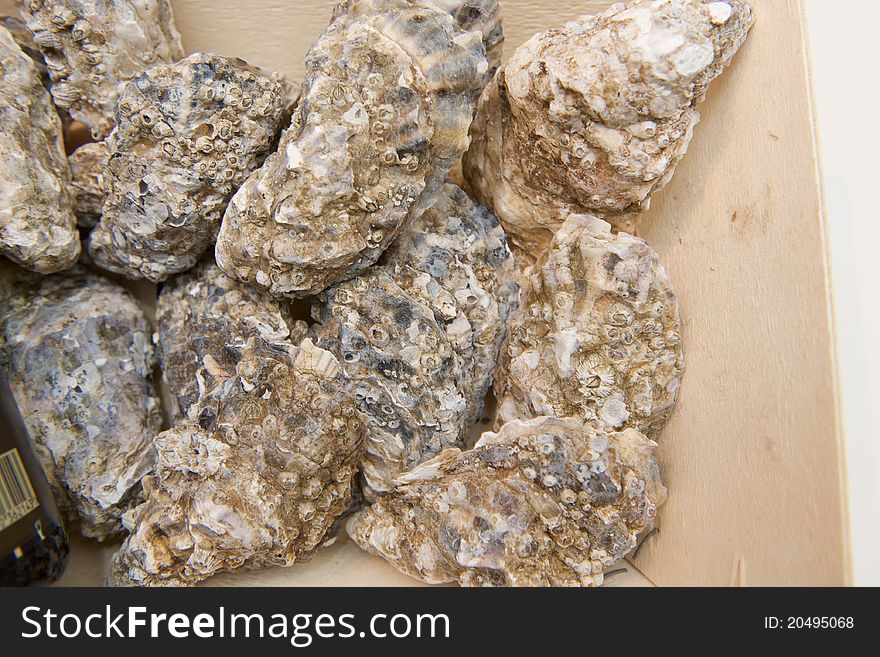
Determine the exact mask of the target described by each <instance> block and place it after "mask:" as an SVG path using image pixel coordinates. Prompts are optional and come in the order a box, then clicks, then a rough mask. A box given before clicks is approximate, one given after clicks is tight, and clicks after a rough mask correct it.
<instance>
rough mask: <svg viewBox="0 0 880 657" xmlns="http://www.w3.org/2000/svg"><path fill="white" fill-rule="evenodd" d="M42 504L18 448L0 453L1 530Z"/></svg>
mask: <svg viewBox="0 0 880 657" xmlns="http://www.w3.org/2000/svg"><path fill="white" fill-rule="evenodd" d="M38 506H40V503H39V502H38V501H37V496H36V495H35V494H34V489H33V487H32V486H31V480H30V479H29V478H28V476H27V472H26V471H25V469H24V465H23V464H22V462H21V456H19V455H18V450H17V449H14V448H13V449H11V450H9V451H8V452H6V453H5V454H2V455H0V530H3V529H6V528H7V527H9V526H10V525H12V523H14V522H18V521H19V520H21V519H22V518H24V517H25V516H26V515H27V514H29V513H30V512H31V511H33V510H34V509H36V508H37V507H38Z"/></svg>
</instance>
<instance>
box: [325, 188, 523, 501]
mask: <svg viewBox="0 0 880 657" xmlns="http://www.w3.org/2000/svg"><path fill="white" fill-rule="evenodd" d="M512 272H513V259H512V257H511V255H510V252H509V250H508V248H507V244H506V241H505V239H504V233H503V231H502V230H501V227H500V226H499V224H498V221H497V219H495V217H494V216H493V215H491V214H490V213H489V212H487V211H486V210H485V209H484V208H481V207H479V206H477V205H476V204H474V203H473V202H472V201H471V200H470V199H468V198H467V196H466V195H465V194H464V192H462V191H461V190H460V189H458V188H457V187H455V186H454V185H446V186H445V187H444V189H443V191H442V194H441V197H440V200H439V201H438V202H437V204H436V205H435V206H434V207H433V208H431V209H430V210H428V211H427V212H425V213H424V214H423V215H422V216H421V217H419V218H418V219H416V221H415V223H414V224H413V226H412V228H411V230H410V231H409V232H408V233H407V234H406V235H404V236H402V237H401V238H400V240H399V241H398V242H395V244H394V245H392V247H391V248H390V249H389V252H388V258H387V261H386V262H385V264H383V265H381V266H377V267H373V268H371V269H369V270H368V271H367V272H366V273H364V274H362V275H361V276H359V277H357V278H355V279H353V280H350V281H347V282H345V283H341V284H339V285H337V286H335V287H333V288H331V289H329V290H328V291H327V292H326V294H325V295H322V299H321V301H324V303H323V304H322V303H320V302H319V303H318V304H317V305H316V310H317V319H318V320H319V325H318V326H317V327H316V329H315V331H316V336H317V339H318V340H319V342H318V344H319V345H320V346H322V347H324V348H326V349H329V350H330V351H332V352H333V353H334V354H336V356H337V357H338V358H339V361H340V363H341V365H342V367H343V369H344V370H345V373H346V375H347V376H348V377H349V379H350V380H351V381H352V388H353V390H354V394H355V398H356V400H357V403H358V408H359V409H360V410H361V411H363V412H364V413H365V414H366V415H367V416H368V418H369V435H368V440H367V449H366V454H365V456H364V463H363V467H362V473H363V480H364V488H365V492H366V494H367V496H368V497H372V496H373V495H374V494H375V493H376V492H377V491H379V492H380V491H384V490H388V489H389V487H390V486H391V484H392V481H393V479H394V478H395V477H396V476H398V475H399V474H401V473H402V472H404V471H406V470H409V469H410V468H412V467H414V466H416V465H418V464H419V463H421V462H423V461H425V460H427V459H429V458H431V457H433V456H435V455H436V454H438V453H439V452H440V451H441V450H443V449H444V448H446V447H451V446H463V445H464V440H465V436H466V434H467V431H468V428H469V425H470V424H471V423H473V422H474V421H475V420H476V419H477V417H478V416H479V414H480V413H481V411H482V406H483V399H484V396H485V392H486V390H487V388H488V386H489V383H490V380H491V373H492V370H493V369H494V368H495V364H496V362H497V359H498V352H499V349H500V346H501V343H502V341H503V339H504V334H505V325H506V320H507V317H508V315H509V313H510V311H511V309H512V307H514V306H515V305H516V303H517V300H518V288H517V286H516V284H515V283H514V282H513V273H512Z"/></svg>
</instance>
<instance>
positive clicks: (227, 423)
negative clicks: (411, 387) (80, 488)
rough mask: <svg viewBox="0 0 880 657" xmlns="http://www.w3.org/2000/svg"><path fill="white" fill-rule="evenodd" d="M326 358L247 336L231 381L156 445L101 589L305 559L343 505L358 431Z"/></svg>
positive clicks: (360, 436) (313, 350)
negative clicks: (153, 464)
mask: <svg viewBox="0 0 880 657" xmlns="http://www.w3.org/2000/svg"><path fill="white" fill-rule="evenodd" d="M331 359H333V356H331V355H329V354H327V353H326V352H324V351H323V350H321V349H318V348H317V347H315V346H313V345H312V343H311V342H310V341H309V340H305V341H304V342H303V343H302V344H301V345H300V346H299V347H288V348H286V349H285V348H282V347H280V346H278V345H273V344H269V343H267V342H265V341H263V340H262V339H261V338H259V337H252V338H250V339H248V341H247V344H245V345H244V346H243V348H242V349H241V352H240V356H239V358H238V360H237V362H236V363H235V369H234V372H233V373H232V375H231V376H230V377H228V378H226V379H221V380H220V381H218V382H217V384H216V386H215V387H214V388H213V389H211V390H207V391H206V392H205V394H203V395H201V397H200V398H199V400H198V402H197V403H196V404H195V405H193V406H191V407H190V409H189V416H188V418H187V419H186V420H184V421H183V422H181V423H179V424H178V425H177V426H176V427H175V428H173V429H171V430H169V431H165V432H163V433H162V434H160V435H159V436H158V437H157V438H156V441H155V442H156V448H157V450H158V458H159V461H158V465H157V469H156V476H155V477H152V478H150V479H149V480H147V482H146V485H145V489H146V491H147V495H148V497H147V501H146V502H145V503H144V504H142V505H140V506H138V507H137V508H135V509H134V510H133V511H132V512H131V513H130V514H129V515H127V516H126V522H127V524H128V526H129V527H130V528H131V535H130V536H129V538H128V539H126V541H125V543H124V544H123V545H122V547H121V548H120V550H119V552H118V553H117V554H116V555H115V556H114V560H113V566H112V571H111V575H110V583H111V584H114V585H117V586H124V585H154V586H155V585H162V586H168V585H179V586H185V585H192V584H195V583H197V582H198V581H200V580H203V579H205V578H206V577H209V576H210V575H213V574H214V573H217V572H220V571H228V570H235V569H238V568H257V567H261V566H268V565H282V566H288V565H290V564H292V563H294V562H299V561H304V560H306V559H308V558H310V557H311V556H312V555H313V554H314V552H315V551H316V550H317V549H318V547H320V546H321V545H322V543H323V541H324V538H325V536H326V535H327V532H328V531H329V530H330V527H331V525H332V524H333V521H334V520H335V518H336V517H337V516H339V515H340V514H341V513H342V512H343V511H344V510H345V508H346V506H347V505H348V502H349V499H350V496H351V487H352V481H353V478H354V476H355V473H356V472H357V464H358V462H359V460H360V457H361V452H362V449H363V441H364V424H363V419H362V417H361V416H360V414H359V413H358V412H357V410H356V409H355V406H354V403H353V401H352V400H351V398H350V397H349V396H347V395H346V394H344V379H343V377H342V375H341V373H339V372H338V368H337V371H336V372H334V371H333V370H334V368H332V367H328V363H329V362H330V360H331Z"/></svg>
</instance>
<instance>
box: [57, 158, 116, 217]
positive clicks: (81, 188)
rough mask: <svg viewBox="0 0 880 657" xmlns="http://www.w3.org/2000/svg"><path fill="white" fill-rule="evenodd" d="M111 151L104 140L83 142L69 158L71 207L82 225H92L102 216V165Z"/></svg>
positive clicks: (103, 195) (103, 197) (104, 195)
mask: <svg viewBox="0 0 880 657" xmlns="http://www.w3.org/2000/svg"><path fill="white" fill-rule="evenodd" d="M109 157H110V150H109V149H108V148H107V144H106V143H105V142H103V141H98V142H94V143H91V144H83V145H82V146H80V147H79V148H77V149H76V150H75V151H74V152H73V153H72V154H71V155H70V156H69V157H68V158H67V161H68V163H69V164H70V175H71V189H72V195H73V209H74V212H76V220H77V223H78V224H79V226H80V227H81V228H93V227H94V226H95V225H96V224H97V223H98V221H99V220H100V219H101V211H102V208H103V206H104V200H105V199H106V194H105V192H104V166H105V165H106V164H107V160H108V159H109Z"/></svg>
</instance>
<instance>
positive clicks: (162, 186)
mask: <svg viewBox="0 0 880 657" xmlns="http://www.w3.org/2000/svg"><path fill="white" fill-rule="evenodd" d="M288 94H289V92H288V89H287V86H286V83H285V82H283V81H282V80H281V78H280V77H279V76H278V75H277V74H264V73H263V72H262V71H260V70H259V69H257V68H254V67H252V66H248V65H247V64H246V63H245V62H243V61H241V60H239V59H230V58H226V57H220V56H218V55H211V54H206V53H196V54H193V55H190V56H189V57H187V58H186V59H182V60H180V61H179V62H177V63H175V64H169V65H163V66H158V67H156V68H152V69H150V70H149V71H147V72H146V73H144V74H143V75H141V76H140V77H138V78H136V79H134V80H132V81H130V82H128V83H126V84H125V85H124V86H123V87H122V88H121V90H120V92H119V105H118V108H117V117H116V118H117V122H118V125H117V127H116V129H115V130H114V131H113V133H112V134H111V135H110V136H109V137H108V138H107V146H108V148H109V151H110V155H109V158H108V161H107V166H106V169H105V171H104V185H105V190H106V192H107V200H106V202H105V203H104V207H103V216H102V217H101V221H100V223H99V224H98V226H97V227H96V228H95V230H94V231H92V234H91V235H90V237H89V254H90V255H91V257H92V259H93V260H94V262H95V264H97V265H98V266H100V267H103V268H104V269H108V270H110V271H114V272H117V273H120V274H123V275H124V276H127V277H129V278H146V279H148V280H150V281H153V282H158V281H163V280H165V279H166V278H167V277H168V276H170V275H172V274H176V273H179V272H183V271H186V270H187V269H190V268H192V267H193V266H195V264H196V263H197V262H198V260H199V258H200V257H201V255H202V254H203V253H204V252H205V251H206V250H207V249H209V248H210V247H211V245H212V244H213V243H214V238H215V236H216V234H217V230H218V228H219V226H220V220H221V218H222V216H223V212H224V211H225V210H226V205H227V203H228V202H229V199H230V198H231V197H232V195H233V193H234V192H235V191H236V190H237V189H238V187H239V185H241V183H242V182H243V181H244V180H245V178H247V176H248V175H249V174H250V173H251V171H253V170H254V169H256V168H257V167H258V166H259V165H260V164H261V163H262V161H263V158H264V157H265V156H266V154H267V153H268V152H269V151H270V150H271V149H272V147H273V145H274V144H275V141H276V139H277V136H278V133H279V132H280V131H281V128H282V126H283V124H284V121H285V120H286V117H287V114H286V112H285V103H286V101H287V96H288Z"/></svg>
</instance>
